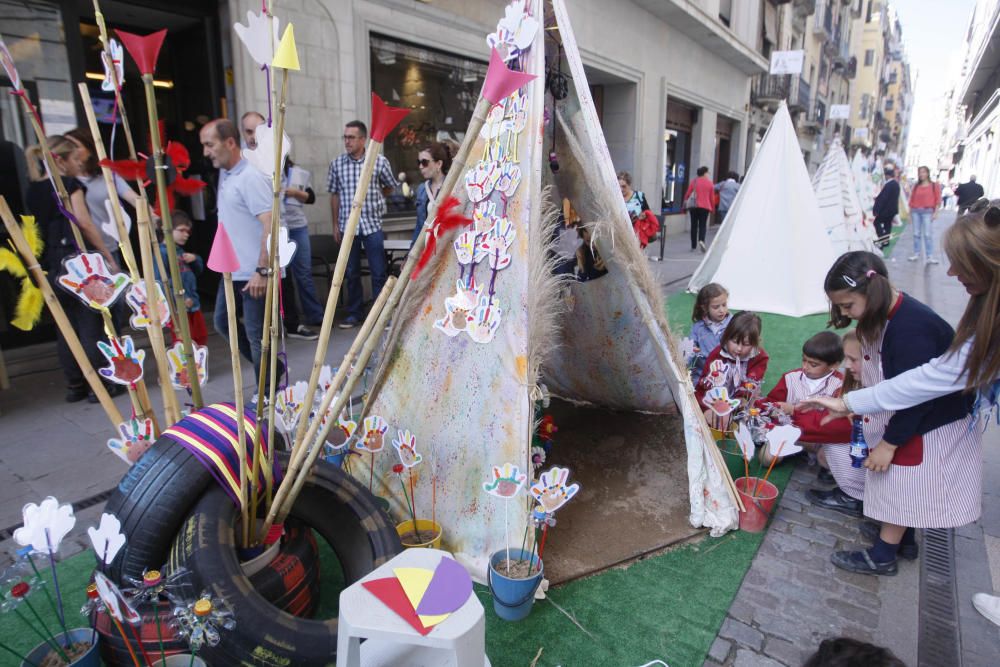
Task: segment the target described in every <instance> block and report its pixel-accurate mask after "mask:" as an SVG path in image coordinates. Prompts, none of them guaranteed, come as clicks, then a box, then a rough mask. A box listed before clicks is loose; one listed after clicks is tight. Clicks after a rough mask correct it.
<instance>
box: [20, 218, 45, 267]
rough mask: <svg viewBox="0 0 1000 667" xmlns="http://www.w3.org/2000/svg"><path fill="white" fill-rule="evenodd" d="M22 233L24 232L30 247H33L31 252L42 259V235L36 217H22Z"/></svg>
mask: <svg viewBox="0 0 1000 667" xmlns="http://www.w3.org/2000/svg"><path fill="white" fill-rule="evenodd" d="M21 231H23V232H24V237H25V238H26V239H27V240H28V246H30V247H31V252H33V253H34V254H35V257H41V256H42V235H41V233H40V232H39V231H38V223H37V222H35V216H33V215H22V216H21Z"/></svg>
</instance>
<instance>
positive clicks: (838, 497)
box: [806, 487, 864, 518]
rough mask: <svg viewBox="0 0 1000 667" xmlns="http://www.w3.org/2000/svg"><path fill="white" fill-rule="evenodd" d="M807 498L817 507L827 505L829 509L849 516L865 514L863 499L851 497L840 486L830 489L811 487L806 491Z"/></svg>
mask: <svg viewBox="0 0 1000 667" xmlns="http://www.w3.org/2000/svg"><path fill="white" fill-rule="evenodd" d="M806 498H808V499H809V502H810V503H812V504H813V505H815V506H816V507H825V508H826V509H828V510H833V511H834V512H840V513H841V514H846V515H847V516H853V517H858V518H860V517H862V516H864V513H863V512H862V506H861V501H860V500H855V499H854V498H851V497H850V496H849V495H847V494H846V493H844V492H843V491H841V490H840V487H834V488H832V489H830V490H829V491H820V490H819V489H809V490H808V491H806Z"/></svg>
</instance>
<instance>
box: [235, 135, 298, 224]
mask: <svg viewBox="0 0 1000 667" xmlns="http://www.w3.org/2000/svg"><path fill="white" fill-rule="evenodd" d="M274 130H275V128H273V127H268V126H267V123H261V124H260V125H258V126H257V129H256V130H255V131H254V138H255V139H256V141H257V147H256V148H244V149H243V157H244V158H246V161H247V162H249V163H250V164H251V165H253V166H254V167H255V168H256V169H257V170H258V171H260V172H261V173H263V174H266V175H267V176H268V177H269V178H273V177H274V148H275V144H274ZM291 152H292V140H291V139H289V138H288V135H287V134H285V133H282V134H281V164H282V165H284V164H285V160H287V159H288V156H289V154H291ZM282 229H284V227H282Z"/></svg>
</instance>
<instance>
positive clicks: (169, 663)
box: [150, 653, 207, 667]
mask: <svg viewBox="0 0 1000 667" xmlns="http://www.w3.org/2000/svg"><path fill="white" fill-rule="evenodd" d="M150 657H152V656H150ZM191 657H192V656H191V654H190V653H178V654H176V655H168V656H167V659H166V660H157V661H156V662H154V663H153V667H207V666H206V663H205V661H204V660H202V659H201V658H199V657H198V656H194V661H192V660H191Z"/></svg>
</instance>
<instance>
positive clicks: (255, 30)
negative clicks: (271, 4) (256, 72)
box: [233, 11, 280, 68]
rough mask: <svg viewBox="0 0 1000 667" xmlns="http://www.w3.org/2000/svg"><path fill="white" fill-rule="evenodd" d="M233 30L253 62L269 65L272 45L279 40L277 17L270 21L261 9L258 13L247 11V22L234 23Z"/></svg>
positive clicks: (272, 57) (263, 65) (272, 56)
mask: <svg viewBox="0 0 1000 667" xmlns="http://www.w3.org/2000/svg"><path fill="white" fill-rule="evenodd" d="M233 30H235V31H236V36H237V37H239V38H240V41H241V42H243V45H244V46H246V47H247V51H248V52H249V53H250V57H251V58H253V60H254V62H255V63H257V64H258V65H260V66H261V67H262V68H263V67H270V66H271V61H272V60H274V46H275V45H276V44H278V42H279V41H280V40H279V38H278V19H277V17H275V18H274V20H273V21H272V20H271V19H270V18H269V17H268V16H267V15H266V14H265V13H264V12H263V11H262V12H261V13H260V14H254V13H253V12H247V24H246V25H243V24H242V23H234V24H233Z"/></svg>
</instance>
